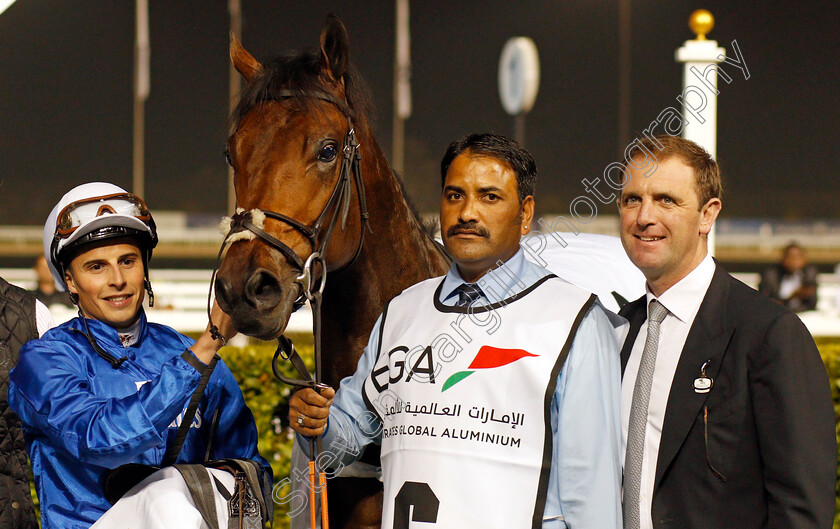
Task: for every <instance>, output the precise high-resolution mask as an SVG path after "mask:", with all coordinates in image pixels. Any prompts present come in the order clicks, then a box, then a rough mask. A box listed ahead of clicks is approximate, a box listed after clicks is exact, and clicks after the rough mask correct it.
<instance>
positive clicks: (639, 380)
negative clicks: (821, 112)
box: [619, 136, 837, 529]
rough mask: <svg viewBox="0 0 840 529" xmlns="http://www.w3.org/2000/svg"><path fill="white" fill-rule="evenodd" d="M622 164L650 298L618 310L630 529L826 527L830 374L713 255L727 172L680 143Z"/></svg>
mask: <svg viewBox="0 0 840 529" xmlns="http://www.w3.org/2000/svg"><path fill="white" fill-rule="evenodd" d="M626 163H627V169H628V171H627V174H628V176H629V179H628V180H625V182H624V187H623V189H622V192H621V197H620V198H619V211H620V214H621V239H622V243H623V245H624V249H625V250H626V252H627V255H628V256H629V257H630V260H631V261H633V264H635V265H636V266H637V267H638V268H639V269H640V270H641V271H642V272H643V273H644V275H645V277H646V279H647V283H646V285H647V295H646V296H644V297H642V298H641V299H639V300H637V301H635V302H633V303H631V304H629V305H627V306H626V307H624V309H623V310H622V311H621V314H622V315H623V316H625V317H626V318H627V319H628V320H629V321H630V332H629V335H628V338H627V340H626V342H625V344H624V348H623V350H622V353H621V367H622V374H623V375H622V395H621V408H622V409H621V419H622V434H623V435H622V439H623V443H624V446H625V447H626V452H625V461H624V527H625V528H628V529H639V528H641V529H645V528H647V529H651V528H653V527H656V528H657V529H659V528H675V529H696V528H709V529H723V528H737V529H753V528H756V529H758V528H780V529H781V528H785V529H790V528H796V529H811V528H813V529H817V528H819V529H829V528H830V527H831V525H832V518H833V514H834V502H835V500H834V483H835V475H836V468H837V467H836V465H837V446H836V441H835V434H834V412H833V409H832V403H831V394H830V391H829V385H828V380H827V376H826V371H825V368H824V366H823V364H822V362H821V360H820V356H819V353H818V352H817V348H816V346H815V344H814V341H813V339H812V338H811V335H810V334H809V333H808V330H807V329H806V328H805V326H804V325H803V324H802V322H801V321H800V320H799V319H798V318H797V317H796V316H795V315H794V314H793V313H792V312H790V311H788V310H787V309H785V308H783V307H781V306H780V305H778V304H776V303H773V302H772V301H770V300H769V299H768V298H766V297H765V296H763V295H761V294H759V293H758V292H756V291H755V290H753V289H751V288H749V287H747V286H745V285H744V284H743V283H740V282H739V281H737V280H736V279H734V278H732V277H731V276H730V275H729V274H728V273H727V272H726V271H725V270H724V269H723V267H721V266H720V264H718V263H717V262H716V261H715V260H714V259H712V257H711V256H710V255H709V254H708V251H707V236H708V233H709V231H710V230H711V228H712V225H713V224H714V221H715V219H716V218H717V216H718V213H719V212H720V209H721V200H720V194H721V183H720V171H719V168H718V166H717V163H716V162H715V160H714V159H713V158H712V157H711V156H710V155H709V154H708V153H707V152H706V151H705V150H703V148H701V147H699V146H698V145H696V144H695V143H693V142H691V141H688V140H684V139H681V138H678V137H672V136H661V137H657V138H646V139H645V140H644V141H638V142H636V143H635V144H634V146H633V148H632V149H631V150H630V151H629V157H628V159H627V160H626ZM660 321H661V323H660Z"/></svg>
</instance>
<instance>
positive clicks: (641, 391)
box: [623, 299, 668, 529]
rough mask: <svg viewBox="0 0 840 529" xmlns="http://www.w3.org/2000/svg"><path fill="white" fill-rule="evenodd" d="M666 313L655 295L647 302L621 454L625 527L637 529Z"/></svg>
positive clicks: (626, 528)
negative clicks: (642, 342) (642, 345)
mask: <svg viewBox="0 0 840 529" xmlns="http://www.w3.org/2000/svg"><path fill="white" fill-rule="evenodd" d="M667 314H668V309H666V308H665V307H664V306H663V305H662V304H661V303H659V302H658V301H656V300H655V299H654V300H652V301H651V302H650V310H649V311H648V328H647V339H646V340H645V348H644V350H643V351H642V360H641V362H640V363H639V372H638V374H637V375H636V384H635V385H634V386H633V402H632V404H631V405H630V423H629V425H628V427H627V451H626V452H625V454H624V504H623V505H624V508H623V510H624V529H638V528H639V524H640V520H641V519H640V512H639V491H640V489H641V486H642V460H643V456H644V450H645V428H646V427H647V416H648V404H649V403H650V388H651V385H652V384H653V368H654V367H655V366H656V349H657V348H658V347H659V324H660V323H662V320H664V319H665V316H666V315H667Z"/></svg>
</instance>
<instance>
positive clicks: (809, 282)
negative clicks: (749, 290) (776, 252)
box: [758, 242, 817, 312]
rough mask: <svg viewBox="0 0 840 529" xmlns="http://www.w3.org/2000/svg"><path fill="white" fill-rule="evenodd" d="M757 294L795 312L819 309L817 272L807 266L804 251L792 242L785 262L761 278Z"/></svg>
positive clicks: (785, 253) (783, 260) (815, 269)
mask: <svg viewBox="0 0 840 529" xmlns="http://www.w3.org/2000/svg"><path fill="white" fill-rule="evenodd" d="M758 290H759V291H760V292H762V293H764V294H766V295H768V296H770V298H771V299H772V300H773V301H776V302H778V303H780V304H782V305H784V306H785V307H787V308H788V309H790V310H792V311H793V312H802V311H805V310H814V309H816V308H817V268H816V267H815V266H814V265H810V264H808V259H807V256H806V254H805V249H804V248H802V246H800V245H799V244H798V243H796V242H792V243H790V244H788V245H787V246H785V249H784V252H783V253H782V261H781V262H780V263H777V264H774V265H772V266H771V267H770V268H768V269H766V270H765V271H764V272H762V274H761V282H760V283H759V285H758Z"/></svg>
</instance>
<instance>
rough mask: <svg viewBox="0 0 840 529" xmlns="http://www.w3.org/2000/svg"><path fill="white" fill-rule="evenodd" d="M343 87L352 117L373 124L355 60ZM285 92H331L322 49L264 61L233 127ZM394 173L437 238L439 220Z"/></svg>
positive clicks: (305, 104)
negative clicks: (423, 211) (425, 213)
mask: <svg viewBox="0 0 840 529" xmlns="http://www.w3.org/2000/svg"><path fill="white" fill-rule="evenodd" d="M344 90H345V96H346V98H347V104H348V106H349V109H347V110H348V111H349V112H350V117H351V118H353V120H354V122H356V123H357V124H358V123H359V122H361V121H366V124H367V126H368V127H371V126H372V117H371V115H372V113H373V104H372V103H371V96H370V90H369V89H368V87H367V84H366V83H365V81H364V79H363V78H362V76H361V74H359V71H358V70H357V69H356V67H355V66H353V64H352V63H350V64H348V67H347V72H346V73H345V74H344ZM286 91H292V92H295V93H299V94H301V95H303V94H305V93H312V92H318V91H324V92H329V90H328V89H327V87H326V86H325V85H324V83H323V80H322V79H321V51H320V50H319V49H310V50H306V51H303V52H289V53H285V54H281V55H279V56H277V57H275V58H274V59H272V60H271V61H270V62H269V63H267V64H264V65H263V69H262V71H261V72H260V73H258V74H257V75H256V76H255V77H254V78H253V79H252V80H251V82H249V83H248V86H246V87H245V89H244V90H243V91H242V95H241V97H240V99H239V103H238V104H237V105H236V109H235V110H234V111H233V114H231V117H230V120H231V130H236V128H237V127H238V126H239V123H240V122H241V121H242V119H243V118H244V117H245V115H246V114H248V112H250V111H251V109H252V108H253V107H254V106H256V105H258V104H260V103H262V102H265V101H277V100H280V99H285V96H283V95H282V94H283V92H286ZM290 101H294V104H297V105H299V106H300V109H301V110H303V111H308V110H310V109H311V108H314V107H313V103H315V101H316V100H315V99H313V98H311V97H298V98H294V99H293V100H290ZM394 176H395V177H396V180H397V182H398V183H399V185H400V189H401V191H402V194H403V197H404V199H405V201H406V204H407V205H408V207H409V210H410V211H411V213H412V214H413V215H414V218H415V219H417V222H418V223H419V224H420V226H421V227H422V229H423V231H424V232H425V233H426V234H428V235H429V236H430V237H431V238H434V236H435V234H436V233H437V230H438V223H437V221H436V220H434V219H431V220H424V219H423V218H422V217H421V216H420V215H419V213H418V212H417V209H416V208H415V206H414V204H413V202H412V201H411V199H410V197H409V195H408V193H407V192H406V190H405V184H404V183H403V181H402V178H400V177H399V175H396V174H395V175H394Z"/></svg>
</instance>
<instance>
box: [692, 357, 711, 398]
mask: <svg viewBox="0 0 840 529" xmlns="http://www.w3.org/2000/svg"><path fill="white" fill-rule="evenodd" d="M709 362H711V359H709V360H706V361H705V362H703V365H702V366H700V376H699V377H697V378H695V379H694V392H695V393H708V392H709V391H711V389H712V386H714V385H715V380H714V379H713V378H709V377H707V376H706V366H707V365H709Z"/></svg>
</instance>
